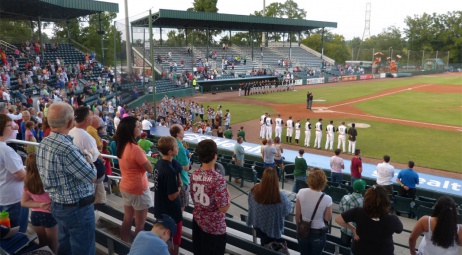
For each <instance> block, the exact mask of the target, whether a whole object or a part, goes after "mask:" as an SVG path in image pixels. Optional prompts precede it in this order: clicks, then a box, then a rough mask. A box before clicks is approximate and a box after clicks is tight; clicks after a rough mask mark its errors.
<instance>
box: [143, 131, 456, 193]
mask: <svg viewBox="0 0 462 255" xmlns="http://www.w3.org/2000/svg"><path fill="white" fill-rule="evenodd" d="M151 134H152V135H154V136H159V137H160V136H168V135H170V134H169V130H168V128H166V127H154V128H152V129H151ZM204 139H212V140H214V141H215V142H216V143H217V145H218V149H219V150H221V151H223V150H224V151H229V152H230V153H232V151H233V148H234V145H235V144H236V140H231V139H226V138H220V137H216V136H207V135H200V134H196V133H192V132H185V136H184V141H186V142H188V143H191V144H197V143H199V142H200V141H202V140H204ZM242 146H243V147H244V149H245V153H246V157H249V156H254V157H258V158H260V147H261V145H260V144H255V143H248V142H244V143H243V144H242ZM332 155H333V154H332ZM283 156H284V157H285V161H287V162H292V163H293V162H294V159H295V157H296V156H298V151H294V150H288V149H284V154H283ZM304 158H305V159H306V162H307V163H308V165H309V166H311V167H319V168H321V169H330V157H328V156H323V155H317V154H312V153H305V154H304ZM350 163H351V161H350V160H345V169H346V170H345V171H344V173H345V174H347V175H348V174H349V170H348V169H350ZM375 170H376V165H373V164H367V163H364V164H363V173H362V175H363V177H365V178H369V179H373V180H375V179H376V178H377V177H376V176H377V175H376V171H375ZM401 170H402V169H397V168H395V176H397V175H398V173H399V171H401ZM419 177H420V185H418V189H419V190H420V189H423V190H427V191H431V192H441V193H448V194H450V195H452V196H457V197H461V194H462V192H461V190H462V180H458V179H454V178H448V177H442V176H437V175H432V174H425V173H419ZM393 181H394V183H395V184H396V178H394V180H393ZM419 193H420V192H419V191H417V194H418V195H419ZM461 199H462V197H461Z"/></svg>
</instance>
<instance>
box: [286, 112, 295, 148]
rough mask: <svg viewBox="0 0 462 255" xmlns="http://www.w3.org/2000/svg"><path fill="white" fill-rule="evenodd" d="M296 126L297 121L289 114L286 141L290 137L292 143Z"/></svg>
mask: <svg viewBox="0 0 462 255" xmlns="http://www.w3.org/2000/svg"><path fill="white" fill-rule="evenodd" d="M294 126H295V123H294V121H293V120H292V116H289V120H287V122H286V127H287V129H286V143H288V142H289V138H290V143H292V134H293V133H294Z"/></svg>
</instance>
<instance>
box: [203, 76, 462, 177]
mask: <svg viewBox="0 0 462 255" xmlns="http://www.w3.org/2000/svg"><path fill="white" fill-rule="evenodd" d="M307 91H311V92H312V93H313V94H314V103H313V108H312V111H310V110H308V109H306V93H307ZM196 99H197V100H198V101H200V102H201V103H203V104H204V106H206V105H210V106H211V107H213V108H216V107H217V106H218V105H222V107H223V109H224V110H225V109H229V110H230V112H231V115H232V117H231V124H232V127H233V129H234V130H235V131H234V133H235V132H236V130H237V129H238V128H240V127H241V126H243V127H244V130H245V131H246V139H247V141H248V142H254V143H259V142H260V139H259V127H260V124H259V117H260V116H261V115H262V114H263V113H265V112H268V113H269V114H270V115H271V117H272V119H273V120H274V119H275V118H276V117H277V115H278V114H281V117H282V118H283V119H284V120H287V119H288V117H289V116H292V117H293V119H294V120H298V119H299V120H300V122H301V124H302V132H301V137H300V145H303V141H304V139H305V137H304V125H305V122H306V119H307V118H311V124H312V125H313V127H314V124H315V123H316V122H317V121H318V119H319V118H322V119H323V128H324V129H325V127H326V126H327V124H328V123H329V121H330V120H332V121H334V126H336V127H337V126H339V125H340V124H341V122H342V121H344V122H346V123H347V124H348V123H356V126H357V130H358V137H357V145H356V148H360V149H361V151H362V156H363V157H365V158H370V159H376V160H380V159H381V158H382V157H383V155H384V154H388V155H390V156H391V158H392V161H393V162H396V163H401V164H405V163H406V162H407V161H409V160H413V161H414V162H415V163H416V165H417V166H419V167H424V168H429V169H435V170H443V171H447V172H448V174H449V172H452V176H454V174H456V175H459V174H460V173H462V74H460V73H452V74H441V75H430V76H418V77H409V78H388V79H374V80H368V81H354V82H341V83H329V84H322V85H306V86H297V87H296V91H287V92H278V93H269V94H257V95H251V96H247V97H244V96H240V97H239V96H238V95H237V92H229V93H222V94H217V95H209V94H206V95H202V96H199V98H197V97H196ZM358 126H359V128H358ZM273 136H274V131H273ZM282 141H283V142H284V143H285V129H284V130H283V132H282ZM313 143H314V131H312V133H311V142H310V144H311V147H312V146H313ZM321 144H322V147H323V150H317V149H316V150H315V149H307V150H309V152H310V153H319V154H324V155H331V154H332V153H331V152H327V151H325V150H324V146H325V135H323V140H322V143H321ZM285 146H286V147H287V148H290V149H297V150H298V148H299V147H300V146H297V145H296V144H295V142H294V141H293V144H286V145H285ZM334 147H335V148H336V147H337V136H336V139H335V141H334Z"/></svg>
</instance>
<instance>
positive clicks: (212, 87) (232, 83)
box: [197, 76, 277, 93]
mask: <svg viewBox="0 0 462 255" xmlns="http://www.w3.org/2000/svg"><path fill="white" fill-rule="evenodd" d="M262 80H270V81H273V80H277V77H275V76H254V77H246V78H237V79H219V80H199V81H197V84H199V86H202V92H212V93H219V92H225V91H233V90H235V91H238V90H239V85H240V84H241V83H247V82H254V81H262Z"/></svg>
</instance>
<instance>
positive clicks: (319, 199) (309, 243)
mask: <svg viewBox="0 0 462 255" xmlns="http://www.w3.org/2000/svg"><path fill="white" fill-rule="evenodd" d="M306 183H307V184H308V186H309V188H304V189H300V190H299V191H298V193H297V200H296V201H297V202H296V205H295V222H296V223H297V227H299V225H301V221H304V222H311V229H310V230H308V231H309V236H308V237H304V236H300V235H299V236H298V237H297V239H298V244H299V245H300V254H301V255H308V254H309V255H321V254H322V251H323V249H324V245H325V244H326V234H327V231H326V227H327V224H326V222H328V221H329V220H330V219H331V217H332V198H331V197H330V196H329V195H326V194H324V192H322V190H324V188H325V187H326V184H327V178H326V174H325V173H324V171H323V170H321V169H319V168H314V169H312V170H311V171H310V172H309V174H308V179H307V180H306ZM297 232H299V231H297Z"/></svg>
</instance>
